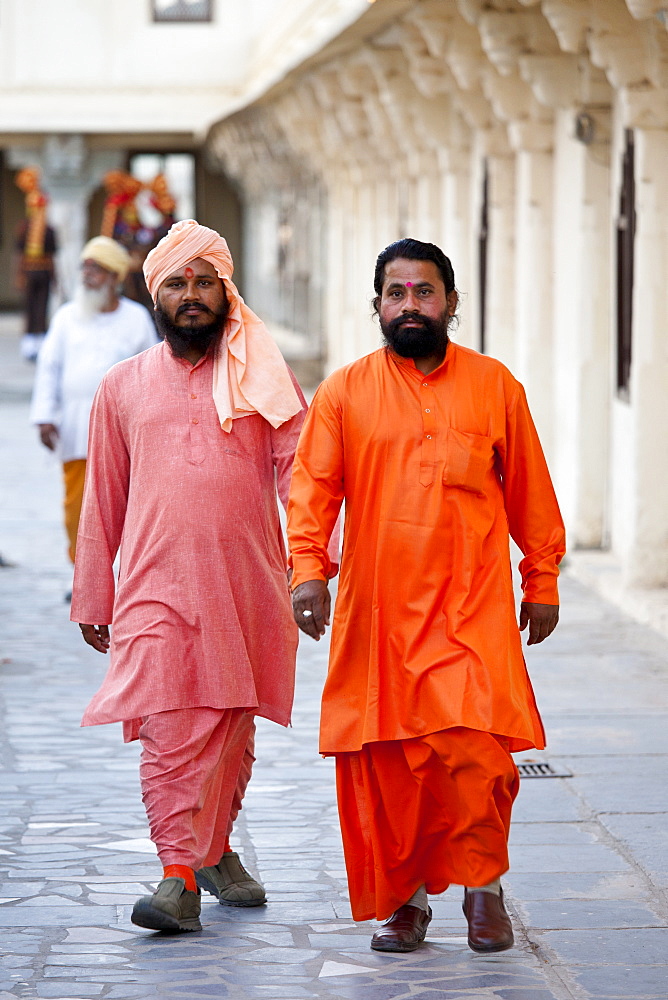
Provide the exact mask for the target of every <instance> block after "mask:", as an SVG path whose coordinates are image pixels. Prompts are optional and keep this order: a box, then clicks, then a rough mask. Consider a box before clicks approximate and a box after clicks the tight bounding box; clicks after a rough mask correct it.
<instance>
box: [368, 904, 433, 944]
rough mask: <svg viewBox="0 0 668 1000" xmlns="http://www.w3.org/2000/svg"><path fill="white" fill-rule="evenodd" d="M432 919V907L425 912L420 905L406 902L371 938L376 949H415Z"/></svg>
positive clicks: (422, 939)
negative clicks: (410, 904)
mask: <svg viewBox="0 0 668 1000" xmlns="http://www.w3.org/2000/svg"><path fill="white" fill-rule="evenodd" d="M430 920H431V907H430V908H429V913H425V912H424V910H421V909H420V907H419V906H409V905H408V903H405V904H404V905H403V906H400V907H399V909H398V910H395V911H394V913H393V914H392V916H391V917H390V919H389V920H386V921H385V923H384V924H383V926H382V927H381V928H380V930H377V931H376V933H375V934H374V936H373V937H372V938H371V947H372V948H373V950H374V951H415V949H416V948H417V946H418V945H419V944H421V943H422V941H424V938H425V934H426V933H427V927H428V926H429V921H430Z"/></svg>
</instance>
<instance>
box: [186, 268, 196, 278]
mask: <svg viewBox="0 0 668 1000" xmlns="http://www.w3.org/2000/svg"><path fill="white" fill-rule="evenodd" d="M194 277H195V272H194V271H193V269H192V267H187V268H186V278H194Z"/></svg>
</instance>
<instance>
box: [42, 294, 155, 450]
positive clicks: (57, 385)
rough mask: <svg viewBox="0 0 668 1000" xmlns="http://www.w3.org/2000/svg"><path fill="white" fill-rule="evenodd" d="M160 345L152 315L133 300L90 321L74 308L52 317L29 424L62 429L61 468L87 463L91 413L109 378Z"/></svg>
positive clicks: (71, 305)
mask: <svg viewBox="0 0 668 1000" xmlns="http://www.w3.org/2000/svg"><path fill="white" fill-rule="evenodd" d="M157 342H158V337H157V334H156V332H155V327H154V325H153V321H152V319H151V315H150V313H149V312H148V310H147V309H145V308H144V306H142V305H139V304H138V303H137V302H132V301H131V300H130V299H126V298H121V299H120V301H119V304H118V308H117V309H115V310H114V311H113V312H107V313H97V315H95V316H93V317H91V318H89V319H83V318H82V317H81V316H80V314H79V310H78V307H77V306H76V305H75V304H74V303H73V302H68V303H66V304H65V305H63V306H61V307H60V309H58V311H57V312H56V313H55V314H54V317H53V319H52V321H51V325H50V327H49V332H48V334H47V336H46V339H45V341H44V344H43V345H42V349H41V351H40V354H39V359H38V362H37V372H36V374H35V385H34V389H33V397H32V406H31V408H30V420H31V422H32V423H34V424H55V426H56V427H58V430H59V454H60V458H61V459H62V461H63V462H69V461H71V460H72V459H76V458H86V457H87V453H88V421H89V418H90V410H91V406H92V405H93V398H94V396H95V393H96V392H97V388H98V386H99V384H100V382H101V381H102V378H103V376H104V375H105V374H106V372H108V371H109V369H110V368H111V367H112V365H115V364H116V363H117V362H118V361H124V360H125V358H130V357H132V356H133V355H134V354H139V353H140V352H141V351H145V350H146V349H147V348H149V347H153V346H154V344H156V343H157Z"/></svg>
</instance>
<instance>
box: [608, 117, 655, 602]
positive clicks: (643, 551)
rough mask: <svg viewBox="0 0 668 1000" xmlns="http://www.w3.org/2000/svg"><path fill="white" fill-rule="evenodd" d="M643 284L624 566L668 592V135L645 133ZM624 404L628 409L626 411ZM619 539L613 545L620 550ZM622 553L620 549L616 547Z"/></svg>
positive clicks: (636, 306) (638, 295)
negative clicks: (667, 286) (617, 542)
mask: <svg viewBox="0 0 668 1000" xmlns="http://www.w3.org/2000/svg"><path fill="white" fill-rule="evenodd" d="M635 148H636V198H637V213H638V214H637V220H638V221H637V229H636V257H635V260H636V268H635V274H636V281H635V288H634V297H633V300H634V301H633V310H634V319H633V354H632V360H631V383H630V404H629V410H630V412H629V417H630V425H631V426H630V430H631V442H630V448H629V452H628V458H629V463H628V465H627V466H625V468H624V474H625V476H627V477H628V478H629V480H630V484H629V488H630V493H631V501H632V502H631V505H630V508H629V511H628V513H629V523H628V524H627V526H626V529H625V533H624V542H623V543H622V544H623V551H622V559H623V569H624V576H625V579H626V581H627V583H629V584H630V585H632V586H633V585H635V586H643V587H665V586H666V585H668V517H667V516H666V497H668V392H667V391H666V387H667V386H668V338H667V336H666V331H667V330H668V297H667V296H666V274H668V189H667V187H666V179H665V172H666V167H665V165H666V162H668V129H666V128H662V129H647V130H644V129H637V130H636V133H635ZM620 405H624V404H620ZM614 542H615V539H613V545H614ZM615 547H616V546H615Z"/></svg>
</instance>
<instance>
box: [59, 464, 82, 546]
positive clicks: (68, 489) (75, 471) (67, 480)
mask: <svg viewBox="0 0 668 1000" xmlns="http://www.w3.org/2000/svg"><path fill="white" fill-rule="evenodd" d="M85 476H86V459H85V458H74V459H72V461H70V462H63V484H64V486H65V497H64V500H63V511H64V514H65V531H66V532H67V539H68V541H69V543H70V544H69V549H68V553H69V557H70V559H71V560H72V562H74V557H75V555H76V551H77V532H78V530H79V518H80V517H81V502H82V500H83V493H84V479H85Z"/></svg>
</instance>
